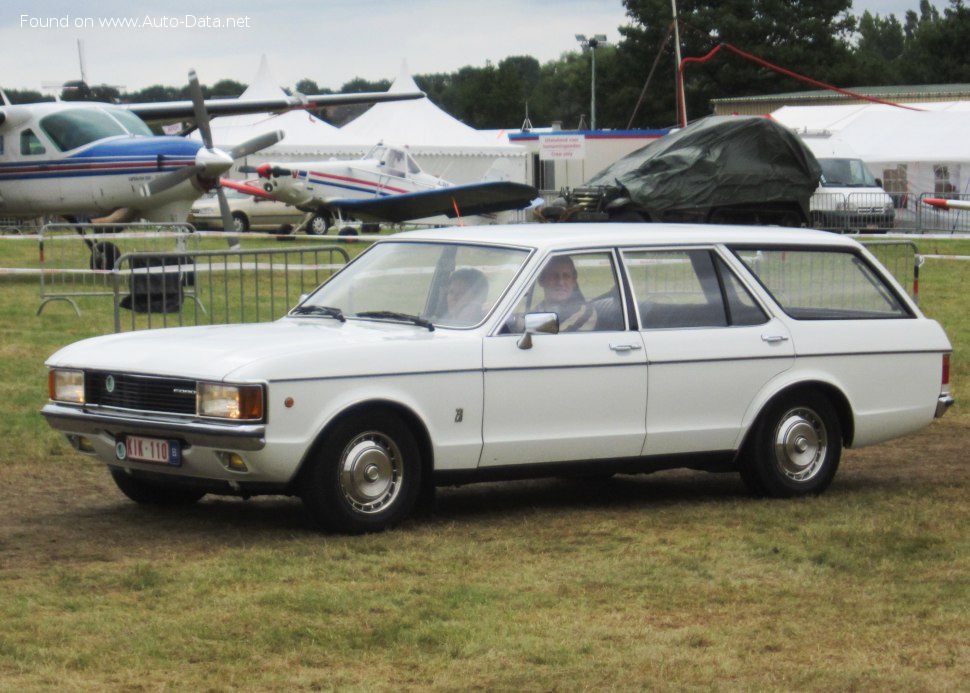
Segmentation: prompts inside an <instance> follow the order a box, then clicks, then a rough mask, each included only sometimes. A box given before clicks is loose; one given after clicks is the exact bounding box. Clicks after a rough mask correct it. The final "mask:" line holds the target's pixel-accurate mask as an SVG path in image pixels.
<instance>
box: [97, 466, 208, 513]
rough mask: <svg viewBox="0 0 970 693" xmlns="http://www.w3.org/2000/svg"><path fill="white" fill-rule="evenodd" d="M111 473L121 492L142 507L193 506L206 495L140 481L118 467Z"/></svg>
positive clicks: (176, 487) (157, 483)
mask: <svg viewBox="0 0 970 693" xmlns="http://www.w3.org/2000/svg"><path fill="white" fill-rule="evenodd" d="M110 471H111V478H113V479H114V481H115V485H117V487H118V488H119V489H120V490H121V492H122V493H123V494H125V495H126V496H128V498H130V499H131V500H133V501H135V502H136V503H139V504H141V505H165V506H184V505H192V504H193V503H195V502H197V501H198V500H199V499H200V498H202V496H204V495H205V491H198V490H196V489H193V488H189V487H185V486H178V485H176V484H165V483H160V482H154V481H147V480H145V479H139V478H137V477H134V476H132V475H130V474H128V473H127V472H126V471H125V470H123V469H119V468H118V467H111V468H110Z"/></svg>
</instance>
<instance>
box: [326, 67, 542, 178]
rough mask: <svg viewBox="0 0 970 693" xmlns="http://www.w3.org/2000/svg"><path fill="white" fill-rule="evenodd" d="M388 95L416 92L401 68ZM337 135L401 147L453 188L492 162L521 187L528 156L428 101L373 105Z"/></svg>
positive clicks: (504, 138) (481, 174)
mask: <svg viewBox="0 0 970 693" xmlns="http://www.w3.org/2000/svg"><path fill="white" fill-rule="evenodd" d="M388 91H389V92H391V93H400V92H411V91H420V90H419V89H418V86H417V84H415V82H414V79H413V78H412V77H411V75H410V73H409V72H408V70H407V66H406V65H405V64H402V66H401V72H400V74H399V75H398V77H397V79H395V80H394V83H393V84H392V85H391V88H390V89H389V90H388ZM340 131H341V133H342V134H344V135H346V136H347V138H348V139H350V140H356V141H358V142H363V143H369V144H376V143H377V142H380V141H383V142H385V143H387V144H401V145H406V146H407V147H409V148H410V151H411V155H412V156H414V158H415V159H416V160H417V161H418V163H419V164H420V165H421V167H422V168H424V169H425V171H427V172H428V173H431V174H434V175H436V176H441V177H443V178H446V179H448V180H451V181H453V182H456V183H472V182H475V181H478V180H481V179H482V178H483V177H484V176H485V174H486V173H487V172H488V171H489V170H490V169H492V168H493V166H494V165H496V162H498V164H497V166H498V168H500V169H501V170H502V172H503V173H504V174H505V177H508V178H510V179H511V180H515V181H519V182H525V181H526V159H527V157H528V153H527V152H526V149H525V148H524V147H520V146H518V145H513V144H509V141H508V137H507V136H506V135H505V133H504V132H499V133H496V132H491V131H489V132H486V131H480V130H476V129H474V128H472V127H469V126H468V125H465V124H464V123H462V122H461V121H459V120H457V119H456V118H453V117H452V116H450V115H448V114H447V113H445V112H444V111H443V110H441V109H440V108H438V107H437V106H436V105H434V104H433V103H432V102H431V100H430V99H428V98H423V99H415V100H412V101H392V102H388V103H378V104H374V105H373V106H371V107H370V108H369V109H368V110H367V111H366V112H364V113H363V114H361V115H360V116H358V117H357V118H355V119H354V120H352V121H351V122H349V123H347V124H346V125H344V126H343V127H342V128H340Z"/></svg>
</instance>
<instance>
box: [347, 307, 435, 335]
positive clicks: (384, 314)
mask: <svg viewBox="0 0 970 693" xmlns="http://www.w3.org/2000/svg"><path fill="white" fill-rule="evenodd" d="M357 317H358V318H377V319H378V320H401V321H403V322H409V323H411V324H412V325H417V326H418V327H427V328H428V332H434V325H433V324H432V323H431V321H429V320H425V319H424V318H422V317H419V316H417V315H408V314H407V313H397V312H395V311H393V310H367V311H364V312H363V313H357Z"/></svg>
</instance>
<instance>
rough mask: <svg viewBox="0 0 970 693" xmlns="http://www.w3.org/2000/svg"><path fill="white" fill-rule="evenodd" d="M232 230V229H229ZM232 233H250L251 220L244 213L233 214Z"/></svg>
mask: <svg viewBox="0 0 970 693" xmlns="http://www.w3.org/2000/svg"><path fill="white" fill-rule="evenodd" d="M227 230H230V229H227ZM231 230H232V231H235V232H236V233H245V232H246V231H249V219H248V218H247V217H246V215H245V214H243V213H242V212H233V213H232V229H231Z"/></svg>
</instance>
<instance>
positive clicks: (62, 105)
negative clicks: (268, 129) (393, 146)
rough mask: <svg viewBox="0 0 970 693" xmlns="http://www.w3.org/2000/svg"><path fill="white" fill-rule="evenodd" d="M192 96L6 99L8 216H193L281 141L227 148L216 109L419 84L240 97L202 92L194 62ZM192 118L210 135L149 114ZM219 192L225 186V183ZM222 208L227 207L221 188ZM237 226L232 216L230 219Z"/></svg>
mask: <svg viewBox="0 0 970 693" xmlns="http://www.w3.org/2000/svg"><path fill="white" fill-rule="evenodd" d="M189 90H190V94H191V97H192V98H191V100H190V101H173V102H161V103H138V104H108V103H90V102H70V103H66V102H55V103H34V104H24V105H13V104H11V103H10V102H9V100H8V99H7V98H6V95H2V93H0V95H2V97H3V105H0V216H4V217H14V218H22V219H30V218H36V217H41V216H46V215H59V216H63V217H65V218H68V219H69V220H71V221H80V220H84V219H89V218H93V217H102V218H103V219H102V220H103V221H110V222H117V223H120V222H125V221H131V220H134V219H145V220H147V221H159V222H162V221H174V222H180V221H185V219H186V216H187V215H188V212H189V209H190V207H191V204H192V201H193V200H195V199H196V198H198V197H199V196H201V195H202V194H203V193H205V192H206V191H207V190H210V189H211V188H213V187H217V185H218V182H219V177H220V176H221V175H222V174H223V173H225V172H226V171H228V170H229V168H230V167H231V166H232V164H233V161H234V160H235V159H239V158H241V157H245V156H248V155H250V154H252V153H254V152H256V151H259V150H260V149H263V148H264V147H268V146H270V145H272V144H274V143H275V142H278V141H279V140H280V139H281V138H282V137H283V133H282V132H273V133H268V134H265V135H261V136H259V137H255V138H253V139H251V140H249V141H247V142H243V143H242V144H239V145H237V146H235V147H233V148H232V149H229V150H228V151H224V150H221V149H217V148H215V147H214V146H213V143H212V134H211V130H210V127H209V115H210V114H212V115H238V114H241V113H262V112H267V111H281V110H287V109H290V108H306V107H308V106H330V105H340V104H350V103H372V102H377V101H399V100H406V99H417V98H421V97H422V96H424V94H423V93H421V92H416V93H397V94H388V93H358V94H321V95H314V96H303V95H296V96H289V97H280V98H273V99H259V100H249V99H247V100H240V99H209V100H205V99H203V97H202V90H201V88H200V86H199V81H198V78H197V77H196V74H195V71H192V72H191V73H190V74H189ZM186 118H190V119H193V120H194V122H195V125H196V127H198V128H199V130H200V132H201V134H202V142H201V143H199V142H198V141H193V140H190V139H186V138H184V137H178V136H156V135H154V134H153V133H152V131H151V129H150V128H149V127H148V125H147V124H146V121H175V120H180V119H186ZM219 192H220V193H221V190H220V191H219ZM220 206H221V208H222V212H223V218H224V219H225V218H228V217H229V207H228V204H226V203H225V195H224V194H221V195H220ZM227 228H232V226H231V225H230V226H227Z"/></svg>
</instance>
